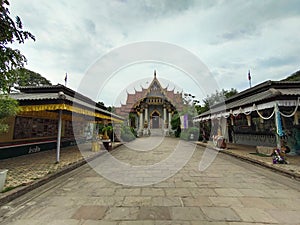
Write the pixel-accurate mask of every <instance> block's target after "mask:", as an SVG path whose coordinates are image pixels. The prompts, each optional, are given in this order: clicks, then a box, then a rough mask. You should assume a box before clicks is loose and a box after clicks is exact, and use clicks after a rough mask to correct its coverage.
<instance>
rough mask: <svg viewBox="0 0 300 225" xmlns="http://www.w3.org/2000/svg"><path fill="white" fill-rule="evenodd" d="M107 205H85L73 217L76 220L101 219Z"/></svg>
mask: <svg viewBox="0 0 300 225" xmlns="http://www.w3.org/2000/svg"><path fill="white" fill-rule="evenodd" d="M106 210H107V207H104V206H97V205H85V206H81V207H80V208H79V209H78V210H77V211H76V212H75V214H74V215H73V216H72V219H76V220H101V219H102V218H103V217H104V215H105V212H106Z"/></svg>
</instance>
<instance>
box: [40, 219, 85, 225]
mask: <svg viewBox="0 0 300 225" xmlns="http://www.w3.org/2000/svg"><path fill="white" fill-rule="evenodd" d="M46 225H80V221H78V220H76V219H62V220H53V221H51V222H49V223H47V224H46Z"/></svg>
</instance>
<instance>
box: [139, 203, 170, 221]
mask: <svg viewBox="0 0 300 225" xmlns="http://www.w3.org/2000/svg"><path fill="white" fill-rule="evenodd" d="M170 219H171V216H170V211H169V207H164V206H152V207H141V208H140V212H139V215H138V220H170Z"/></svg>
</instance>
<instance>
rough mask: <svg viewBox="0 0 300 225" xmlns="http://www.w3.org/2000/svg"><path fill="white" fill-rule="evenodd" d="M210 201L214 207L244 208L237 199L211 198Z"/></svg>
mask: <svg viewBox="0 0 300 225" xmlns="http://www.w3.org/2000/svg"><path fill="white" fill-rule="evenodd" d="M209 200H210V201H211V202H212V204H213V205H214V206H223V207H225V206H226V207H231V206H241V207H242V206H243V205H242V203H241V201H240V200H239V199H238V198H236V197H222V196H218V197H209Z"/></svg>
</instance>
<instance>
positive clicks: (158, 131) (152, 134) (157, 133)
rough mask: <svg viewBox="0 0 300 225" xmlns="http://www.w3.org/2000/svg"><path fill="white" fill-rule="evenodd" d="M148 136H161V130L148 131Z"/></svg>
mask: <svg viewBox="0 0 300 225" xmlns="http://www.w3.org/2000/svg"><path fill="white" fill-rule="evenodd" d="M150 133H151V134H150V136H163V130H162V129H161V128H157V129H150Z"/></svg>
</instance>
